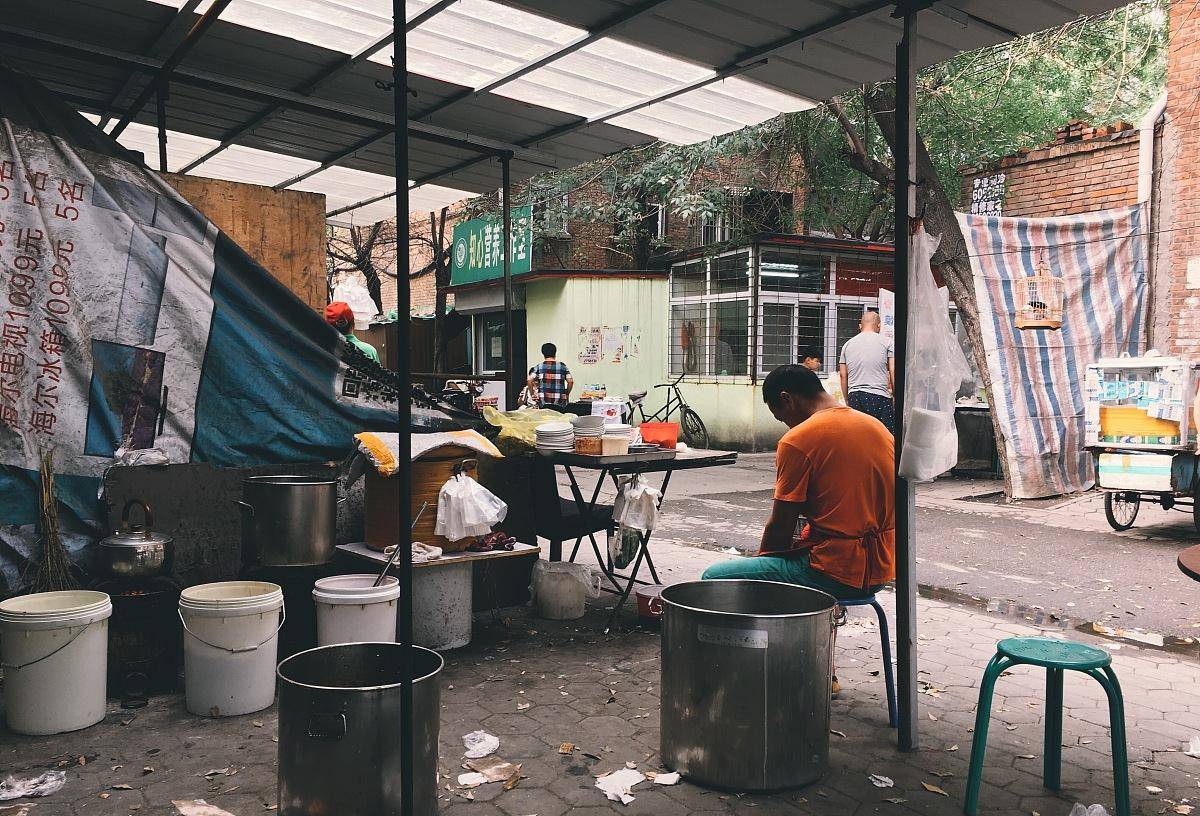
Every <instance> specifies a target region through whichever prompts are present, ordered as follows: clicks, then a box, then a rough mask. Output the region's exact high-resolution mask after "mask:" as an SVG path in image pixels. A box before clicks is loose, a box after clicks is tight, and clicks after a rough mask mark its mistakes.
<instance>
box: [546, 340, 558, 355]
mask: <svg viewBox="0 0 1200 816" xmlns="http://www.w3.org/2000/svg"><path fill="white" fill-rule="evenodd" d="M542 356H543V357H557V356H558V346H556V345H554V344H553V343H542Z"/></svg>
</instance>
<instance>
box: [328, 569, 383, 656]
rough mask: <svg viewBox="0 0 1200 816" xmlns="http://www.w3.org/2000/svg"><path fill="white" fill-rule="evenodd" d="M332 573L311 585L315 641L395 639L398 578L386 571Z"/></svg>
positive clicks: (366, 641) (354, 641)
mask: <svg viewBox="0 0 1200 816" xmlns="http://www.w3.org/2000/svg"><path fill="white" fill-rule="evenodd" d="M378 578H379V576H378V575H334V576H333V577H331V578H322V579H321V580H319V581H317V583H316V584H315V585H314V586H313V593H312V595H313V602H314V603H315V604H316V607H317V645H318V646H336V645H338V644H340V643H395V642H396V606H397V599H398V598H399V597H400V581H399V580H397V579H396V578H395V577H393V576H391V575H389V576H387V577H386V578H384V579H383V583H381V584H380V585H379V586H374V584H375V581H376V580H377V579H378Z"/></svg>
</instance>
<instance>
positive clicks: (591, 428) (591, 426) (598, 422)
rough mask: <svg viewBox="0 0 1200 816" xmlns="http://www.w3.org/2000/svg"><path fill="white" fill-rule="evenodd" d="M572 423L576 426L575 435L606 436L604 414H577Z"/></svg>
mask: <svg viewBox="0 0 1200 816" xmlns="http://www.w3.org/2000/svg"><path fill="white" fill-rule="evenodd" d="M571 425H572V426H574V428H575V436H577V437H579V436H583V437H589V436H596V437H600V436H604V417H602V416H577V417H574V418H573V419H572V420H571Z"/></svg>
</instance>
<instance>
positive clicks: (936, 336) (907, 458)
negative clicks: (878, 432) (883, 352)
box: [898, 228, 971, 482]
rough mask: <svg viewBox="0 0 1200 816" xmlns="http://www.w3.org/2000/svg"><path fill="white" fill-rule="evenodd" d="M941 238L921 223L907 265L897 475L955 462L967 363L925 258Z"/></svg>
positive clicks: (921, 475)
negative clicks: (958, 412) (905, 342)
mask: <svg viewBox="0 0 1200 816" xmlns="http://www.w3.org/2000/svg"><path fill="white" fill-rule="evenodd" d="M939 243H940V240H939V239H937V238H934V237H933V236H931V235H930V234H929V233H927V232H925V229H924V228H921V229H919V230H918V231H917V233H916V234H915V235H914V236H913V237H912V255H911V257H910V260H909V265H908V287H909V289H908V359H907V360H906V361H905V369H904V370H905V372H906V378H905V382H904V438H903V440H898V441H899V442H900V443H902V445H903V447H902V449H901V453H900V475H901V476H903V477H904V478H906V479H912V480H913V481H918V482H925V481H930V480H932V479H935V478H937V477H938V476H940V475H941V474H943V473H945V472H946V471H947V470H949V469H950V468H952V467H954V465H955V464H956V463H957V462H958V431H957V430H956V429H955V427H954V405H955V397H956V395H957V394H958V389H959V387H960V386H961V385H962V382H963V380H967V379H970V378H971V366H970V365H969V364H968V363H967V357H966V355H965V354H963V350H962V346H960V345H959V344H958V338H957V337H955V335H954V328H953V327H952V326H951V325H950V318H949V315H948V314H947V312H946V305H945V301H943V300H942V297H941V295H940V294H939V293H938V287H937V283H935V282H934V279H933V270H932V269H931V268H930V265H929V262H930V259H931V258H932V257H933V253H934V251H935V250H936V249H937V247H938V244H939Z"/></svg>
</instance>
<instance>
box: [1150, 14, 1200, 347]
mask: <svg viewBox="0 0 1200 816" xmlns="http://www.w3.org/2000/svg"><path fill="white" fill-rule="evenodd" d="M1170 26H1171V29H1170V43H1171V47H1170V51H1169V54H1168V57H1167V110H1166V127H1167V135H1166V136H1164V139H1163V144H1162V172H1163V175H1164V181H1165V180H1166V179H1168V178H1169V179H1170V182H1171V185H1170V186H1171V188H1172V190H1171V195H1170V198H1169V200H1166V199H1164V200H1163V202H1162V203H1163V206H1162V208H1161V217H1160V219H1159V221H1158V222H1157V223H1155V225H1154V227H1155V229H1156V230H1160V231H1163V233H1164V234H1167V235H1169V238H1170V240H1169V241H1166V242H1163V243H1162V244H1160V246H1161V247H1162V251H1161V254H1160V255H1159V257H1158V258H1156V263H1157V264H1158V265H1159V275H1158V278H1159V279H1160V280H1165V281H1166V282H1167V285H1168V286H1169V287H1170V291H1169V295H1168V296H1167V298H1166V302H1165V303H1164V304H1163V309H1164V311H1165V312H1166V314H1165V315H1163V317H1164V318H1165V324H1166V329H1167V331H1166V336H1167V342H1168V343H1169V345H1170V350H1171V351H1172V352H1175V353H1177V354H1180V355H1181V356H1183V357H1185V358H1187V359H1192V360H1200V87H1198V86H1197V81H1198V78H1200V14H1197V13H1196V7H1195V3H1193V2H1172V3H1171V21H1170ZM1189 273H1190V274H1189ZM1164 345H1166V343H1164Z"/></svg>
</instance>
